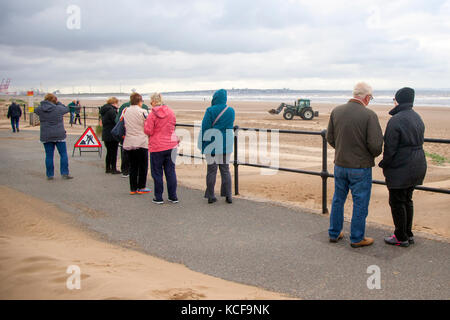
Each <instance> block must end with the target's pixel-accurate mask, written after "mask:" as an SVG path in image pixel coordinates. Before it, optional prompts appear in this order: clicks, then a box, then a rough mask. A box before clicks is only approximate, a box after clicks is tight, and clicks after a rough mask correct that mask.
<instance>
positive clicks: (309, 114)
mask: <svg viewBox="0 0 450 320" xmlns="http://www.w3.org/2000/svg"><path fill="white" fill-rule="evenodd" d="M302 118H303V119H304V120H312V119H313V118H314V111H313V110H312V109H311V108H305V109H304V110H303V112H302Z"/></svg>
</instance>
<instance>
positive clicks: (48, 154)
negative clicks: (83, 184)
mask: <svg viewBox="0 0 450 320" xmlns="http://www.w3.org/2000/svg"><path fill="white" fill-rule="evenodd" d="M55 147H56V149H58V153H59V157H60V161H59V170H60V172H61V175H68V174H69V158H68V156H67V148H66V143H65V142H45V143H44V149H45V167H46V168H47V177H53V175H54V171H55V170H54V166H53V155H54V153H55Z"/></svg>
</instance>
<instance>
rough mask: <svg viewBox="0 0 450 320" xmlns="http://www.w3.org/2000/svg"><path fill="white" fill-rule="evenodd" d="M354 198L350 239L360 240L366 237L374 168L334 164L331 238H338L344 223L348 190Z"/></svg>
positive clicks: (353, 241) (329, 231) (355, 241)
mask: <svg viewBox="0 0 450 320" xmlns="http://www.w3.org/2000/svg"><path fill="white" fill-rule="evenodd" d="M349 190H351V192H352V198H353V215H352V222H351V230H350V241H351V242H352V243H357V242H360V241H361V240H363V239H364V233H365V229H366V217H367V214H368V211H369V201H370V194H371V191H372V168H362V169H353V168H343V167H339V166H336V165H335V166H334V196H333V203H332V207H331V214H330V229H328V234H329V236H330V238H332V239H337V238H338V236H339V234H340V233H341V231H342V227H343V223H344V204H345V200H346V199H347V195H348V191H349Z"/></svg>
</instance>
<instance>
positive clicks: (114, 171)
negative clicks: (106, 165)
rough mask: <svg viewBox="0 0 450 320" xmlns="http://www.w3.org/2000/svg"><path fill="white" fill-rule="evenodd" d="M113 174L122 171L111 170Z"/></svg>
mask: <svg viewBox="0 0 450 320" xmlns="http://www.w3.org/2000/svg"><path fill="white" fill-rule="evenodd" d="M110 173H111V174H121V173H122V172H120V171H118V170H111V172H110Z"/></svg>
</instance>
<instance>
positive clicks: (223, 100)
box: [198, 89, 235, 155]
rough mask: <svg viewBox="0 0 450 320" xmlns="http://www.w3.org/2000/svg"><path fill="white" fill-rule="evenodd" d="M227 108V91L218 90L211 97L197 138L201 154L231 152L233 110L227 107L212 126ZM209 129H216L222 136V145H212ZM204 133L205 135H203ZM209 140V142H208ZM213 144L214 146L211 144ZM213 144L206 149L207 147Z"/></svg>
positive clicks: (212, 134) (212, 135)
mask: <svg viewBox="0 0 450 320" xmlns="http://www.w3.org/2000/svg"><path fill="white" fill-rule="evenodd" d="M226 107H227V91H226V90H224V89H220V90H218V91H216V92H215V93H214V95H213V99H212V101H211V106H210V107H209V108H208V109H206V112H205V115H204V116H203V121H202V129H201V132H200V135H199V137H198V148H199V149H201V150H202V153H203V154H211V155H215V154H226V153H231V152H233V145H234V132H233V126H234V118H235V112H234V109H233V108H231V107H229V108H228V109H227V110H226V111H225V112H224V113H223V114H222V116H221V117H220V118H219V119H218V120H217V122H216V123H215V124H214V126H213V122H214V120H216V118H217V116H218V115H219V114H220V113H221V112H222V111H223V110H224V109H225V108H226ZM209 129H216V130H218V131H220V133H221V136H222V145H216V144H215V143H214V141H215V136H214V131H211V132H210V134H211V136H209V135H208V130H209ZM205 133H206V135H205ZM210 140H211V141H210ZM213 143H214V144H213ZM211 144H213V145H212V146H210V147H209V148H208V146H209V145H211Z"/></svg>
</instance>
